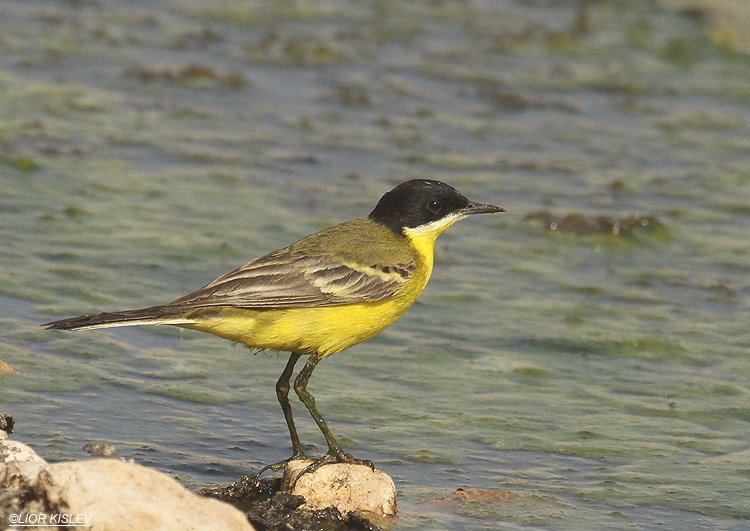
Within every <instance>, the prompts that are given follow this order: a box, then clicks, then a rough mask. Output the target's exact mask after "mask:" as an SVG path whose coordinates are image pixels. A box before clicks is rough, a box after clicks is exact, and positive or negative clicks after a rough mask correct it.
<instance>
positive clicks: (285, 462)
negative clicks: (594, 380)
mask: <svg viewBox="0 0 750 531" xmlns="http://www.w3.org/2000/svg"><path fill="white" fill-rule="evenodd" d="M299 459H303V460H304V459H307V457H306V456H305V454H304V453H302V452H294V453H293V454H292V455H291V457H288V458H287V459H284V460H282V461H278V462H276V463H271V464H270V465H266V466H264V467H263V468H261V469H260V470H259V471H258V472H257V473H256V474H255V479H258V478H260V476H261V474H263V473H264V472H267V471H269V470H273V471H274V472H278V471H279V470H281V469H282V468H286V466H287V465H288V464H289V461H297V460H299Z"/></svg>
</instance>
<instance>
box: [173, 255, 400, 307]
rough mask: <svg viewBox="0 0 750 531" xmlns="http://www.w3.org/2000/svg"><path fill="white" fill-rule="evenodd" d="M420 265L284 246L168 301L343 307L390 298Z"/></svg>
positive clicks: (193, 304)
mask: <svg viewBox="0 0 750 531" xmlns="http://www.w3.org/2000/svg"><path fill="white" fill-rule="evenodd" d="M414 268H415V265H414V264H413V263H404V264H396V265H391V266H387V267H380V266H377V265H372V266H363V265H360V264H348V263H341V262H339V261H334V260H332V259H330V258H328V257H327V256H322V255H321V256H318V255H307V254H295V253H293V252H290V250H289V249H288V248H287V249H281V250H279V251H275V252H273V253H269V254H267V255H265V256H261V257H260V258H257V259H255V260H253V261H251V262H248V263H247V264H245V265H243V266H241V267H239V268H237V269H235V270H234V271H231V272H229V273H227V274H226V275H224V276H222V277H219V278H218V279H216V280H214V281H213V282H211V283H209V284H207V285H206V286H204V287H203V288H201V289H199V290H197V291H195V292H193V293H190V294H188V295H185V296H184V297H181V298H179V299H177V300H175V301H172V302H171V303H170V304H169V305H168V306H179V307H183V308H196V307H204V306H232V307H237V308H253V309H261V308H293V307H310V306H337V305H341V304H352V303H356V302H364V301H377V300H381V299H383V298H385V297H388V296H390V295H392V294H394V293H395V292H396V290H397V289H398V288H399V287H400V286H401V285H402V284H403V283H404V282H406V281H407V280H408V278H409V276H410V275H411V273H412V271H413V270H414Z"/></svg>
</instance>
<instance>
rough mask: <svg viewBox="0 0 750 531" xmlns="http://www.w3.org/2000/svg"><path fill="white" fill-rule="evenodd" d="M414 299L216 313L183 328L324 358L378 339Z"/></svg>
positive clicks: (229, 310) (227, 309)
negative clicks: (372, 339) (376, 336)
mask: <svg viewBox="0 0 750 531" xmlns="http://www.w3.org/2000/svg"><path fill="white" fill-rule="evenodd" d="M420 291H421V290H420ZM404 295H407V294H404ZM416 298H417V297H416V296H401V297H395V298H392V299H389V300H386V301H379V302H371V303H359V304H350V305H343V306H329V307H319V308H288V309H283V310H274V309H270V310H246V309H241V308H217V309H214V310H211V311H210V312H201V313H202V314H203V315H201V316H200V319H201V322H199V323H196V324H189V325H181V326H184V327H185V328H191V329H194V330H200V331H201V332H208V333H210V334H214V335H217V336H220V337H223V338H226V339H229V340H231V341H237V342H240V343H244V344H245V345H247V346H249V347H253V348H260V349H272V350H281V351H286V352H297V353H300V354H318V355H319V356H321V357H326V356H329V355H331V354H335V353H336V352H341V351H342V350H344V349H346V348H349V347H351V346H352V345H356V344H357V343H360V342H362V341H365V340H367V339H370V338H371V337H373V336H375V335H377V334H378V333H380V332H381V331H382V330H383V329H385V328H386V327H388V326H389V325H391V324H392V323H393V322H394V321H396V320H397V319H398V318H399V317H401V316H402V315H403V314H404V312H405V311H406V310H408V309H409V307H410V306H411V305H412V304H413V303H414V301H415V300H416Z"/></svg>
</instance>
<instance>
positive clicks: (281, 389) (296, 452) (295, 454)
mask: <svg viewBox="0 0 750 531" xmlns="http://www.w3.org/2000/svg"><path fill="white" fill-rule="evenodd" d="M299 358H300V354H297V353H295V352H292V354H291V355H290V356H289V361H287V363H286V367H284V372H282V373H281V376H279V379H278V381H277V382H276V397H277V398H278V399H279V404H281V410H282V411H283V412H284V419H285V420H286V426H287V428H289V436H290V437H291V439H292V456H291V457H290V458H289V459H284V460H283V461H279V462H278V463H273V464H271V465H267V466H264V467H263V468H261V469H260V471H259V472H258V473H257V474H255V477H258V476H260V475H261V474H262V473H263V472H265V471H266V470H274V471H276V470H279V469H280V468H283V467H284V466H286V464H287V463H288V462H289V461H293V460H295V459H304V458H305V453H304V452H303V451H302V444H301V443H300V440H299V435H297V428H296V427H295V426H294V417H293V416H292V406H291V405H290V404H289V379H290V378H291V377H292V371H294V365H295V364H296V363H297V360H298V359H299Z"/></svg>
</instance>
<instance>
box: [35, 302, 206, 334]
mask: <svg viewBox="0 0 750 531" xmlns="http://www.w3.org/2000/svg"><path fill="white" fill-rule="evenodd" d="M183 312H184V309H183ZM181 313H182V312H180V311H179V310H177V309H176V308H174V307H171V306H169V305H166V306H152V307H150V308H141V309H139V310H125V311H122V312H104V313H95V314H89V315H81V316H79V317H71V318H69V319H61V320H59V321H52V322H49V323H44V324H43V325H42V326H43V327H45V328H46V329H48V330H91V329H94V328H112V327H115V326H139V325H162V324H168V325H187V324H194V323H196V320H195V319H191V318H189V317H186V316H185V315H181Z"/></svg>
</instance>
